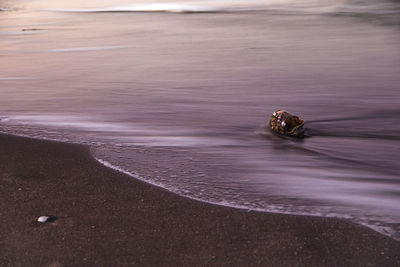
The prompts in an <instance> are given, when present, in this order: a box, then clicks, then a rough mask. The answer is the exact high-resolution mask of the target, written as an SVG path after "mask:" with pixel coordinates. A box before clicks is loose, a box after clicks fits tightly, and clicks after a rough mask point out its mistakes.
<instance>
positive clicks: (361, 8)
mask: <svg viewBox="0 0 400 267" xmlns="http://www.w3.org/2000/svg"><path fill="white" fill-rule="evenodd" d="M40 10H42V11H51V12H72V13H104V12H167V13H217V12H218V13H228V12H229V13H230V12H256V11H264V12H272V13H278V14H303V15H304V14H311V15H312V14H333V15H336V14H339V15H393V14H398V13H400V5H399V4H398V3H396V2H390V1H381V2H379V1H357V2H354V1H351V0H350V1H343V2H335V1H333V2H331V1H327V2H324V1H322V2H321V1H314V0H303V1H297V2H294V1H290V0H274V1H226V0H222V1H215V2H214V1H213V2H210V1H196V2H192V3H190V4H187V3H178V2H176V3H173V2H160V3H150V4H148V3H137V4H129V5H121V6H111V7H98V8H83V7H77V8H42V9H40Z"/></svg>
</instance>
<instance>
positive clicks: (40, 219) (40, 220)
mask: <svg viewBox="0 0 400 267" xmlns="http://www.w3.org/2000/svg"><path fill="white" fill-rule="evenodd" d="M48 219H49V217H47V216H40V217H39V218H38V219H37V221H38V222H41V223H44V222H47V220H48Z"/></svg>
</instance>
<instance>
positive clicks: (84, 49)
mask: <svg viewBox="0 0 400 267" xmlns="http://www.w3.org/2000/svg"><path fill="white" fill-rule="evenodd" d="M130 47H132V46H130V45H114V46H90V47H73V48H60V49H49V50H44V52H49V53H68V52H88V51H104V50H113V49H121V48H130Z"/></svg>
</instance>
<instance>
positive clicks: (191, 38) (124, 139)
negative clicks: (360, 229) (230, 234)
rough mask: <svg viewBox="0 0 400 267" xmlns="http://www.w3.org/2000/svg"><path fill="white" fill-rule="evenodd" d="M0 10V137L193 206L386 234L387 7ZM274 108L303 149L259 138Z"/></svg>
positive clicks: (398, 170)
mask: <svg viewBox="0 0 400 267" xmlns="http://www.w3.org/2000/svg"><path fill="white" fill-rule="evenodd" d="M1 5H2V6H0V8H3V9H2V10H3V11H1V12H0V25H1V26H0V57H1V61H0V70H1V71H0V92H1V98H0V120H1V129H2V130H3V131H6V132H11V133H17V134H23V135H28V136H34V137H41V138H51V139H56V140H63V141H72V142H82V143H88V144H91V145H92V147H93V153H94V154H95V156H96V157H98V158H101V159H104V160H107V161H109V162H111V163H112V164H114V165H117V166H120V167H121V168H123V169H125V170H128V171H130V172H132V173H136V174H138V175H139V176H140V177H141V178H142V179H144V180H147V181H149V182H152V183H155V184H158V185H160V186H163V187H165V188H168V189H169V190H171V191H174V192H177V193H179V194H182V195H186V196H189V197H193V198H197V199H201V200H203V201H208V202H214V203H220V204H224V205H230V206H237V207H244V208H249V209H257V210H265V211H274V212H283V213H297V214H313V215H321V216H330V217H344V218H349V219H351V220H353V221H355V222H358V223H362V224H365V225H368V226H370V227H372V228H374V229H376V230H378V231H381V232H383V233H385V234H387V235H390V236H392V237H394V238H397V239H399V238H400V223H399V222H400V205H399V204H400V180H399V174H400V167H399V165H398V159H399V156H400V147H399V141H400V140H399V139H400V137H399V134H398V133H399V130H400V126H399V125H400V116H399V115H400V108H399V94H400V93H399V82H400V77H399V75H398V73H400V53H399V47H400V46H399V45H400V38H399V37H400V35H399V28H398V24H396V23H397V21H396V20H397V19H398V18H399V17H400V16H398V15H399V5H398V3H397V2H390V1H387V2H382V1H379V2H378V1H367V0H366V1H333V0H332V1H296V2H295V1H291V0H285V1H278V0H276V1H251V2H249V1H246V2H245V1H185V2H184V3H183V2H175V1H174V2H172V1H169V2H168V1H163V2H160V1H151V2H146V5H144V3H143V2H140V1H94V0H93V1H44V0H39V1H23V0H19V1H6V2H2V4H1ZM116 11H125V12H116ZM133 11H134V12H133ZM148 11H152V12H151V13H147V12H148ZM165 12H175V13H176V12H180V13H179V14H175V13H174V14H169V13H165ZM182 13H183V14H182ZM193 13H196V14H193ZM19 33H21V34H19ZM27 33H34V34H27ZM277 109H286V110H288V111H289V112H293V113H295V114H297V115H299V116H301V117H302V118H304V119H305V121H306V127H307V131H308V134H309V135H310V136H311V137H310V138H306V139H304V140H296V139H286V138H280V137H278V136H275V135H273V134H271V133H270V131H268V130H267V129H266V128H265V125H266V124H267V121H268V119H269V116H270V113H271V112H273V111H275V110H277Z"/></svg>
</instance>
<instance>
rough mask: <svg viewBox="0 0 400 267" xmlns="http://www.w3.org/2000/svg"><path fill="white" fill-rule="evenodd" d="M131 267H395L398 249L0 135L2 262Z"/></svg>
mask: <svg viewBox="0 0 400 267" xmlns="http://www.w3.org/2000/svg"><path fill="white" fill-rule="evenodd" d="M132 164H133V165H134V164H135V163H134V162H132ZM41 215H50V216H55V217H56V218H57V219H56V220H55V221H54V222H52V223H39V222H37V221H36V220H37V218H38V217H39V216H41ZM135 264H136V265H140V266H146V265H153V266H200V265H201V266H204V265H226V266H399V265H400V243H399V242H397V241H395V240H393V239H390V238H389V237H386V236H383V235H381V234H379V233H377V232H375V231H373V230H371V229H368V228H366V227H363V226H360V225H356V224H353V223H350V222H347V221H344V220H339V219H331V218H319V217H307V216H293V215H281V214H270V213H263V212H254V211H246V210H240V209H234V208H228V207H221V206H217V205H211V204H207V203H202V202H198V201H194V200H191V199H187V198H184V197H180V196H177V195H175V194H173V193H170V192H168V191H165V190H163V189H161V188H157V187H155V186H152V185H149V184H146V183H144V182H141V181H138V180H136V179H134V178H132V177H129V176H127V175H124V174H121V173H119V172H117V171H115V170H112V169H109V168H107V167H105V166H103V165H101V164H100V163H98V162H97V161H96V160H95V159H94V158H93V157H92V156H91V155H90V152H89V148H88V147H85V146H81V145H74V144H65V143H58V142H50V141H43V140H34V139H29V138H22V137H15V136H9V135H0V265H1V266H84V265H87V266H121V265H135Z"/></svg>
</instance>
